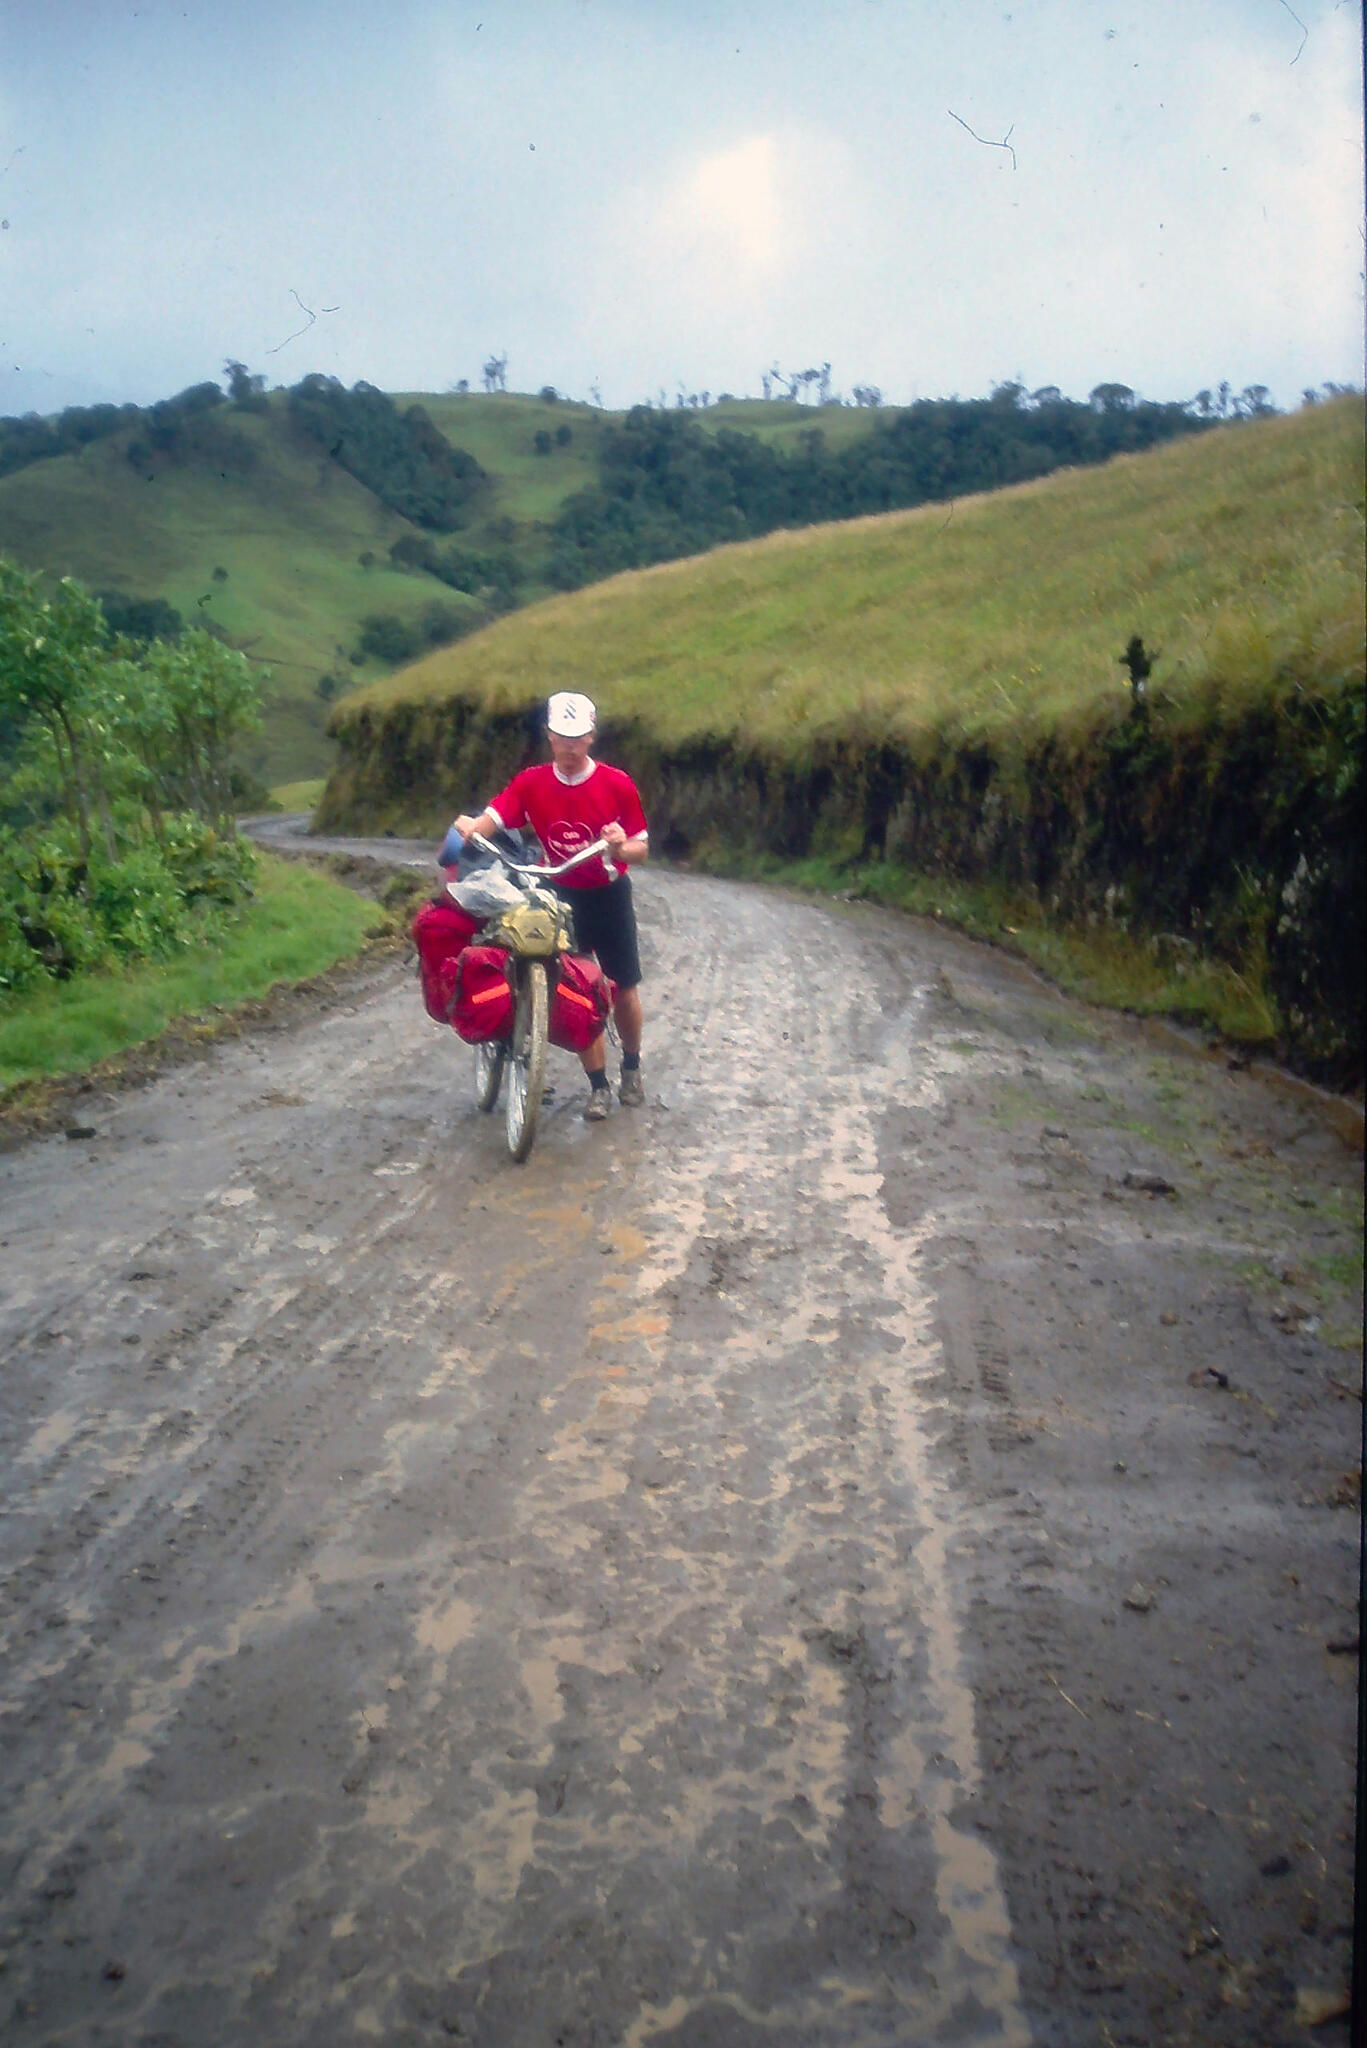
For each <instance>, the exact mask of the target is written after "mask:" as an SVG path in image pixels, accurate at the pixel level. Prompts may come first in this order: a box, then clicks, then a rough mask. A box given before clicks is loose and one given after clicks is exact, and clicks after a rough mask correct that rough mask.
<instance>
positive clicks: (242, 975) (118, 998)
mask: <svg viewBox="0 0 1367 2048" xmlns="http://www.w3.org/2000/svg"><path fill="white" fill-rule="evenodd" d="M253 868H254V875H253V883H252V894H251V897H250V899H249V900H248V901H246V902H245V903H244V904H243V905H242V906H241V907H240V909H239V910H238V912H237V914H236V915H235V916H233V917H232V918H229V919H224V920H223V921H222V922H221V923H220V924H219V925H218V926H217V928H216V929H215V930H214V932H213V933H212V935H209V934H208V933H205V934H203V935H202V936H201V940H200V942H199V943H198V944H196V945H194V946H192V947H186V948H177V949H176V950H175V951H174V952H173V953H171V954H170V955H162V956H161V957H158V958H141V959H136V960H125V961H116V962H114V963H111V964H108V965H105V966H103V967H102V968H100V969H98V970H96V971H93V972H89V973H85V974H81V975H78V976H74V977H72V978H71V979H70V980H68V981H63V982H51V981H49V982H45V983H43V984H41V985H39V986H36V987H34V988H31V989H30V990H29V991H28V992H27V993H26V994H25V995H23V996H22V997H19V998H11V999H9V1000H5V999H3V998H0V1103H3V1101H4V1099H5V1098H6V1097H7V1096H11V1095H13V1094H14V1093H16V1092H20V1093H22V1092H23V1090H24V1089H25V1088H26V1087H27V1086H31V1085H32V1084H34V1083H41V1082H43V1081H47V1080H52V1079H55V1078H57V1077H60V1076H63V1075H68V1074H79V1073H85V1072H86V1071H87V1070H88V1069H90V1068H91V1067H94V1066H97V1065H99V1064H100V1063H101V1062H103V1061H108V1060H112V1059H115V1058H117V1056H118V1055H119V1054H121V1053H125V1052H128V1051H129V1050H130V1049H131V1048H133V1047H136V1046H141V1045H146V1044H148V1043H149V1042H150V1041H151V1040H153V1039H155V1038H157V1037H158V1036H159V1035H160V1034H161V1033H162V1032H164V1031H165V1030H166V1029H167V1027H168V1026H170V1025H172V1024H176V1023H179V1022H181V1021H182V1020H186V1019H188V1020H190V1023H191V1027H192V1031H193V1032H194V1033H196V1034H197V1035H199V1036H202V1037H204V1038H210V1037H214V1036H217V1035H218V1034H219V1033H220V1032H221V1031H222V1029H223V1028H224V1026H225V1024H226V1023H229V1022H230V1021H231V1016H232V1013H233V1011H235V1010H237V1009H239V1008H240V1007H241V1006H242V1005H243V1004H244V1003H247V1002H251V1001H254V1000H256V999H259V998H260V997H262V996H265V995H267V994H268V993H269V992H270V990H271V989H273V988H275V987H277V986H278V985H279V984H281V983H294V982H299V981H305V980H308V979H310V978H312V977H313V976H315V975H320V974H324V973H326V972H327V971H328V969H329V968H332V967H335V966H336V965H337V964H338V963H339V962H341V961H345V960H349V959H351V958H353V957H354V956H355V955H356V954H357V953H358V952H359V951H360V950H361V948H362V947H363V946H364V945H365V943H366V941H367V940H368V939H369V938H371V937H372V936H373V935H374V934H376V933H377V932H378V931H380V930H381V929H382V928H383V927H384V925H385V923H386V913H385V911H384V910H383V909H382V908H381V906H380V905H379V904H377V903H375V902H372V901H371V900H369V899H368V898H366V897H363V896H359V895H357V894H356V892H355V891H354V890H352V889H348V888H345V887H344V886H343V885H342V884H341V883H340V882H337V881H334V880H333V879H332V878H331V877H330V876H329V875H326V874H321V873H319V872H318V871H317V870H315V869H314V868H312V867H308V866H305V865H304V864H303V863H301V862H297V861H284V860H276V859H273V858H272V857H271V856H270V855H269V854H264V853H257V854H255V855H254V856H253Z"/></svg>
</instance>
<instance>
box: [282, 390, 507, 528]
mask: <svg viewBox="0 0 1367 2048" xmlns="http://www.w3.org/2000/svg"><path fill="white" fill-rule="evenodd" d="M287 404H288V409H289V417H290V419H291V420H292V421H293V423H294V425H295V427H296V428H297V429H298V431H299V432H300V433H302V434H305V435H306V436H307V437H308V438H309V440H311V441H312V442H314V443H315V444H316V445H317V446H318V447H320V448H323V449H325V450H326V452H327V454H328V455H330V456H331V457H332V458H333V460H334V461H336V462H339V463H340V464H341V465H342V468H343V469H345V470H349V471H350V473H351V475H352V476H354V477H355V478H356V480H357V482H358V483H362V484H364V485H365V486H366V488H367V490H371V491H373V492H374V493H375V495H376V497H377V498H379V499H380V500H381V501H382V503H384V504H386V505H388V506H389V507H390V508H391V510H392V511H395V512H398V513H400V514H401V515H402V516H403V517H404V518H405V519H411V520H412V521H413V522H414V524H415V525H417V526H425V527H429V528H431V529H432V530H433V531H435V532H438V533H450V532H452V531H453V530H454V529H455V528H456V527H458V526H460V525H461V524H462V523H463V521H464V519H465V516H466V514H467V512H468V510H469V507H470V506H471V505H472V504H473V503H474V501H475V500H476V499H477V498H478V497H479V496H480V494H481V492H482V491H483V489H484V488H485V486H486V484H487V481H488V480H487V478H486V476H485V473H484V471H483V470H482V469H481V468H480V466H479V464H478V463H477V462H476V461H475V458H474V457H473V455H467V454H466V452H465V450H464V449H462V448H453V447H452V446H451V444H450V442H449V441H447V440H446V439H445V438H444V437H443V436H442V435H441V434H439V433H438V432H437V429H436V428H435V427H434V426H433V425H432V422H431V420H430V419H429V418H428V416H427V414H426V413H425V412H424V411H423V409H422V407H421V406H420V405H410V406H409V408H408V410H407V411H406V412H404V413H401V412H400V411H399V409H398V407H397V406H396V405H395V404H394V401H393V400H392V399H391V398H388V397H386V395H385V393H384V392H383V391H378V390H376V388H375V386H374V385H373V384H364V383H361V384H354V385H353V386H352V387H351V389H350V390H349V391H348V390H347V389H346V387H345V385H343V384H341V383H340V382H339V381H338V379H337V378H335V377H323V376H317V375H315V376H311V377H305V378H304V379H303V381H302V382H301V383H299V384H296V385H295V386H294V387H293V389H292V390H291V391H290V392H289V395H288V400H287Z"/></svg>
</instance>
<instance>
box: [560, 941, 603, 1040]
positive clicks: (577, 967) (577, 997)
mask: <svg viewBox="0 0 1367 2048" xmlns="http://www.w3.org/2000/svg"><path fill="white" fill-rule="evenodd" d="M616 1000H617V984H616V982H614V981H609V980H608V978H607V976H606V974H604V972H603V970H602V968H601V967H600V966H599V965H598V962H597V961H596V960H594V959H593V958H592V957H591V956H590V955H588V954H586V953H562V954H561V956H560V976H559V979H558V980H557V982H556V984H555V987H554V988H553V989H552V990H551V1015H550V1041H551V1044H552V1045H559V1046H563V1047H564V1049H565V1051H566V1052H587V1051H588V1049H589V1047H590V1046H591V1045H592V1044H593V1041H594V1039H595V1038H597V1036H598V1034H599V1032H600V1031H601V1030H602V1029H603V1026H604V1025H605V1024H606V1023H607V1021H608V1018H609V1017H610V1016H611V1014H612V1006H613V1004H614V1003H615V1002H616Z"/></svg>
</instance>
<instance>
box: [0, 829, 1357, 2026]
mask: <svg viewBox="0 0 1367 2048" xmlns="http://www.w3.org/2000/svg"><path fill="white" fill-rule="evenodd" d="M279 836H280V831H279V829H277V838H278V837H279ZM362 850H364V849H362ZM371 850H372V851H373V849H371ZM383 851H384V853H385V855H386V857H387V858H389V859H391V860H403V859H405V858H408V859H410V860H413V861H424V860H425V859H426V855H425V853H424V850H423V849H421V848H416V849H414V848H409V847H406V846H404V845H402V844H399V843H396V844H393V845H390V846H388V847H387V848H385V849H383ZM638 900H639V902H640V906H641V922H642V932H643V941H644V950H645V960H646V975H647V980H646V991H645V992H646V995H647V998H648V1005H649V1012H650V1015H649V1024H648V1033H647V1045H646V1068H645V1072H646V1081H647V1095H648V1101H647V1107H646V1108H645V1109H644V1110H643V1111H639V1112H628V1111H624V1110H621V1109H620V1108H618V1109H616V1110H615V1111H614V1114H613V1116H612V1117H611V1118H610V1119H609V1121H608V1122H607V1124H606V1125H603V1126H601V1127H589V1126H586V1125H584V1124H583V1123H582V1122H581V1120H580V1118H579V1114H578V1112H579V1106H580V1100H581V1094H582V1090H581V1087H580V1085H579V1082H578V1075H577V1068H576V1066H575V1064H574V1062H573V1061H572V1060H570V1059H569V1058H568V1057H567V1056H566V1055H563V1054H552V1067H551V1080H552V1086H553V1091H554V1092H553V1095H552V1097H551V1099H550V1101H549V1102H548V1104H547V1106H546V1108H545V1109H544V1110H543V1115H542V1122H541V1127H540V1131H539V1135H538V1139H537V1144H536V1148H535V1151H534V1152H533V1154H532V1157H531V1159H530V1161H529V1162H528V1163H527V1164H526V1165H525V1166H523V1167H514V1166H512V1165H511V1164H510V1163H509V1162H508V1160H507V1158H506V1155H505V1153H504V1150H503V1141H502V1129H501V1119H500V1118H498V1117H494V1118H490V1117H486V1116H482V1115H481V1114H479V1112H478V1111H477V1110H476V1108H475V1105H474V1099H473V1090H472V1085H471V1079H472V1077H471V1071H470V1055H469V1053H468V1052H467V1051H466V1049H465V1048H464V1047H462V1046H460V1045H459V1043H458V1042H457V1041H456V1040H454V1038H452V1037H451V1036H450V1035H449V1034H448V1033H446V1032H444V1031H443V1030H442V1029H441V1028H440V1027H438V1026H436V1025H433V1024H432V1023H430V1022H429V1021H428V1020H427V1018H426V1017H425V1015H424V1014H423V1011H422V1007H421V1003H420V1001H419V998H418V994H417V990H416V983H415V979H414V975H413V972H412V968H411V964H410V963H407V962H404V963H399V962H395V961H389V962H386V963H383V964H380V965H378V966H376V967H375V968H374V969H373V970H372V971H371V972H370V973H369V974H368V975H367V976H365V977H363V978H362V979H360V980H358V982H357V983H356V985H355V986H354V987H353V988H352V990H351V991H350V993H349V994H348V995H347V996H346V998H345V999H344V1000H342V1001H340V1002H338V1003H337V1004H336V1005H335V1006H334V1007H332V1008H330V1009H327V1010H325V1011H323V1012H322V1013H320V1014H319V1015H317V1016H315V1017H312V1018H309V1019H307V1020H305V1021H301V1022H300V1023H298V1024H297V1025H296V1026H294V1027H293V1028H289V1029H276V1030H267V1029H264V1028H263V1029H261V1030H259V1031H257V1032H255V1033H252V1032H249V1033H248V1034H247V1035H246V1036H244V1037H243V1038H241V1039H239V1040H235V1041H231V1042H228V1043H225V1044H222V1045H220V1046H218V1047H216V1048H215V1049H214V1050H213V1051H212V1052H211V1053H210V1054H209V1055H208V1056H207V1057H206V1058H204V1059H202V1060H200V1061H198V1062H197V1063H195V1064H193V1065H187V1066H181V1067H179V1068H177V1069H175V1070H173V1071H171V1072H169V1073H167V1074H164V1075H163V1076H162V1077H161V1078H160V1079H158V1080H156V1081H154V1082H152V1083H151V1084H149V1085H147V1086H144V1087H140V1088H137V1089H133V1090H128V1091H123V1092H110V1093H109V1094H107V1095H99V1094H96V1095H94V1096H92V1097H91V1099H90V1106H89V1109H88V1111H87V1112H84V1113H83V1116H82V1121H81V1122H80V1123H79V1124H73V1127H72V1128H71V1130H70V1131H69V1132H68V1133H66V1134H65V1135H56V1136H51V1137H47V1138H43V1139H39V1140H34V1141H31V1142H29V1143H27V1144H24V1145H22V1146H20V1147H19V1148H18V1149H15V1150H12V1151H10V1152H9V1153H8V1154H6V1155H4V1156H3V1157H0V1347H2V1348H3V1353H4V1359H5V1364H4V1370H3V1375H2V1376H0V1455H2V1456H3V1464H4V1474H5V1484H4V1496H3V1498H4V1512H3V1519H0V1571H2V1573H3V1577H2V1579H0V1593H2V1597H3V1604H2V1605H0V1626H2V1627H3V1644H4V1652H3V1677H2V1680H0V1735H3V1787H2V1791H3V1811H0V1856H3V1864H0V1868H2V1869H3V1873H4V1882H3V1885H0V1892H2V1893H3V1899H4V1904H3V1908H2V1909H0V1956H2V1957H3V1974H2V1975H0V2036H3V2038H4V2039H5V2040H6V2041H10V2040H12V2041H14V2042H16V2043H19V2042H24V2043H28V2042H33V2043H42V2044H56V2043H82V2044H85V2043H110V2044H113V2043H118V2044H125V2043H127V2044H132V2043H146V2044H148V2048H151V2044H153V2043H156V2044H158V2048H214V2044H219V2043H251V2044H253V2048H337V2044H342V2043H349V2042H358V2043H364V2042H368V2041H369V2042H380V2043H383V2044H386V2048H396V2044H410V2043H412V2044H420V2043H421V2044H428V2043H447V2042H452V2041H454V2042H465V2043H472V2044H478V2048H505V2044H506V2048H609V2044H611V2048H646V2044H662V2048H758V2044H760V2043H765V2044H781V2048H894V2044H896V2048H951V2044H954V2048H987V2044H1000V2048H1027V2044H1031V2043H1034V2044H1038V2048H1074V2044H1076V2048H1083V2044H1088V2048H1091V2044H1094V2043H1095V2044H1110V2043H1114V2044H1120V2043H1144V2044H1146V2048H1150V2044H1156V2043H1165V2042H1183V2043H1192V2044H1197V2043H1200V2044H1202V2048H1215V2044H1220V2043H1229V2044H1247V2043H1250V2042H1255V2041H1256V2042H1258V2043H1259V2044H1261V2048H1275V2044H1277V2043H1280V2042H1283V2041H1285V2042H1288V2043H1289V2042H1291V2041H1298V2042H1302V2041H1303V2040H1304V2038H1305V2036H1304V2025H1305V2022H1306V2019H1307V2017H1308V2016H1309V2015H1311V2013H1312V2009H1313V2012H1314V2014H1315V2015H1317V2016H1318V2017H1319V2018H1320V2019H1321V2020H1323V2021H1324V2022H1325V2028H1324V2032H1323V2034H1322V2035H1321V2036H1319V2037H1318V2038H1322V2039H1324V2040H1328V2041H1333V2040H1334V2039H1336V2038H1337V2039H1342V2038H1345V2035H1344V2032H1343V2031H1342V2029H1340V2028H1339V2027H1338V2025H1337V2024H1336V2022H1335V2021H1334V2019H1333V2014H1334V2012H1335V2011H1336V2010H1340V2009H1342V2006H1343V1992H1344V1989H1345V1986H1346V1982H1347V1967H1348V1931H1349V1928H1348V1923H1349V1918H1350V1895H1351V1881H1350V1869H1351V1850H1352V1841H1351V1827H1352V1793H1353V1782H1352V1755H1353V1728H1354V1681H1355V1678H1356V1672H1357V1661H1356V1656H1355V1654H1354V1652H1355V1648H1356V1645H1355V1640H1354V1638H1355V1635H1356V1619H1355V1603H1356V1556H1357V1552H1356V1543H1357V1527H1358V1525H1357V1516H1356V1514H1355V1512H1354V1511H1353V1507H1354V1496H1353V1491H1352V1488H1353V1475H1354V1473H1355V1472H1356V1470H1357V1468H1358V1465H1359V1458H1360V1451H1359V1440H1360V1428H1361V1407H1360V1398H1359V1394H1358V1389H1359V1385H1360V1366H1361V1359H1360V1351H1358V1350H1355V1348H1354V1341H1355V1334H1356V1327H1357V1325H1356V1320H1355V1319H1356V1317H1357V1314H1358V1308H1357V1300H1358V1297H1357V1295H1356V1292H1355V1287H1356V1281H1355V1278H1354V1270H1353V1266H1354V1260H1355V1258H1356V1256H1357V1253H1356V1249H1355V1246H1356V1239H1355V1234H1354V1225H1355V1221H1356V1217H1357V1207H1358V1203H1357V1189H1358V1185H1359V1181H1360V1172H1361V1165H1360V1159H1358V1158H1357V1157H1356V1156H1355V1155H1354V1153H1353V1151H1352V1150H1351V1148H1350V1147H1348V1146H1345V1144H1344V1143H1343V1142H1342V1140H1341V1138H1340V1137H1339V1136H1338V1135H1336V1133H1335V1130H1334V1128H1333V1126H1332V1123H1331V1122H1330V1121H1329V1120H1327V1119H1326V1116H1325V1115H1324V1114H1323V1112H1322V1111H1321V1109H1320V1107H1319V1106H1318V1105H1317V1104H1316V1103H1315V1101H1314V1100H1313V1099H1312V1098H1311V1097H1310V1096H1309V1095H1308V1094H1307V1093H1306V1092H1305V1091H1298V1090H1294V1089H1289V1088H1287V1087H1285V1086H1281V1085H1278V1084H1277V1083H1275V1081H1273V1080H1272V1079H1270V1078H1268V1077H1265V1076H1259V1075H1257V1074H1252V1073H1247V1072H1235V1071H1232V1070H1231V1069H1230V1068H1229V1067H1228V1065H1227V1064H1226V1063H1225V1062H1224V1061H1222V1060H1215V1059H1209V1058H1206V1057H1204V1056H1202V1055H1200V1054H1198V1053H1195V1052H1192V1051H1189V1050H1186V1049H1184V1048H1182V1047H1181V1046H1180V1045H1178V1044H1177V1043H1176V1042H1175V1041H1164V1040H1162V1039H1160V1038H1158V1037H1155V1036H1153V1035H1151V1034H1145V1033H1144V1032H1143V1031H1142V1030H1141V1029H1140V1028H1139V1027H1137V1026H1134V1025H1132V1024H1129V1023H1127V1022H1125V1021H1124V1020H1120V1019H1116V1018H1113V1017H1108V1016H1104V1015H1101V1014H1100V1013H1097V1012H1094V1011H1091V1010H1088V1009H1086V1008H1085V1007H1084V1006H1082V1005H1081V1004H1078V1003H1075V1002H1072V1001H1070V1000H1068V999H1066V998H1064V997H1062V996H1060V995H1059V994H1058V993H1057V992H1055V991H1053V990H1051V989H1049V988H1048V987H1046V986H1045V985H1044V984H1043V983H1042V982H1040V981H1038V980H1037V979H1036V978H1035V977H1033V976H1032V975H1030V974H1029V973H1028V972H1027V971H1025V970H1024V969H1022V968H1021V967H1020V966H1018V965H1016V964H1014V963H1013V962H1011V961H1010V960H1008V959H1007V958H1005V957H1004V956H1001V955H998V954H996V953H994V952H992V951H990V950H988V949H985V948H980V947H975V946H972V945H970V944H969V943H967V942H965V941H962V940H959V939H957V938H955V937H954V936H952V935H951V934H949V933H947V932H943V931H941V930H939V929H938V928H936V927H935V926H934V925H928V924H923V923H913V922H911V921H908V920H906V919H901V918H898V917H896V916H894V915H892V914H890V913H884V912H881V911H878V910H874V909H871V908H868V907H865V906H860V905H817V904H813V903H810V902H804V901H799V900H796V899H790V898H788V897H785V896H784V895H781V894H779V893H775V892H770V891H766V890H762V889H758V888H751V887H744V886H741V885H734V884H727V883H723V882H717V881H710V880H706V879H702V878H699V877H695V876H688V875H680V874H671V873H657V872H655V871H653V870H647V871H645V873H644V874H643V875H642V877H641V879H640V881H639V883H638ZM1288 1276H1289V1277H1288ZM1316 2001H1318V2004H1316Z"/></svg>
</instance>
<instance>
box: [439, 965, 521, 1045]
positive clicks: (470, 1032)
mask: <svg viewBox="0 0 1367 2048" xmlns="http://www.w3.org/2000/svg"><path fill="white" fill-rule="evenodd" d="M451 1022H452V1023H453V1024H454V1025H455V1027H456V1030H457V1031H458V1032H459V1034H460V1036H461V1037H462V1038H463V1039H464V1040H465V1043H466V1044H467V1045H484V1044H486V1043H487V1042H488V1041H489V1040H490V1039H492V1038H511V1037H512V1035H513V990H512V983H511V982H510V981H509V979H508V955H507V954H506V953H505V952H504V951H503V949H502V947H501V946H467V947H466V948H465V951H464V952H463V953H462V954H460V955H459V957H458V958H457V960H456V971H455V988H454V992H453V995H452V999H451Z"/></svg>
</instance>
